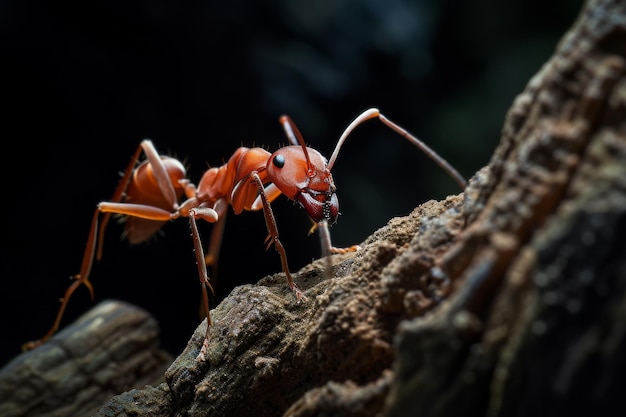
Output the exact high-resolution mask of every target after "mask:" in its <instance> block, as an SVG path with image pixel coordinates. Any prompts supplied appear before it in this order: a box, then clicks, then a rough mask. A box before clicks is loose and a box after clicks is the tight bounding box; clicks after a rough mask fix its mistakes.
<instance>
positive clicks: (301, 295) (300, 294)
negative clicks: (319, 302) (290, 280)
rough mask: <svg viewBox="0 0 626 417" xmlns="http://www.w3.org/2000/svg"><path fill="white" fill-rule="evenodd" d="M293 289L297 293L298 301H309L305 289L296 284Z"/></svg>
mask: <svg viewBox="0 0 626 417" xmlns="http://www.w3.org/2000/svg"><path fill="white" fill-rule="evenodd" d="M291 289H292V290H293V293H294V294H295V295H296V299H297V300H298V302H306V301H308V298H307V296H306V295H304V291H302V290H301V289H300V288H298V287H296V286H295V285H294V286H293V287H292V288H291Z"/></svg>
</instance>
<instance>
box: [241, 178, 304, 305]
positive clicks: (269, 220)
mask: <svg viewBox="0 0 626 417" xmlns="http://www.w3.org/2000/svg"><path fill="white" fill-rule="evenodd" d="M250 176H251V177H252V178H253V179H254V181H255V182H256V184H257V187H258V188H259V197H260V199H261V203H262V204H263V215H264V216H265V224H266V225H267V231H268V232H269V235H268V236H267V239H266V240H265V241H266V242H267V247H268V248H269V247H270V245H271V244H272V243H273V244H274V248H275V249H276V251H277V252H278V254H279V255H280V262H281V264H282V267H283V272H284V273H285V275H286V276H287V282H288V284H289V288H291V290H292V291H293V293H294V294H295V296H296V299H297V300H298V301H306V300H307V298H306V296H305V295H304V292H303V291H302V290H301V289H300V288H298V286H297V285H296V283H295V282H294V281H293V278H292V277H291V273H290V272H289V264H288V263H287V253H286V252H285V247H284V246H283V244H282V243H281V241H280V239H279V238H278V227H277V226H276V218H275V217H274V212H273V210H272V206H271V205H270V202H269V199H268V198H267V195H266V194H265V187H264V186H263V181H261V178H259V174H257V173H256V172H252V173H250Z"/></svg>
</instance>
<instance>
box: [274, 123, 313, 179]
mask: <svg viewBox="0 0 626 417" xmlns="http://www.w3.org/2000/svg"><path fill="white" fill-rule="evenodd" d="M279 121H280V124H281V125H282V126H283V129H284V130H285V134H286V135H287V138H288V139H289V142H290V143H291V144H292V145H298V144H299V145H300V146H302V151H303V152H304V157H305V158H306V166H307V169H308V172H309V173H312V172H313V164H312V163H311V159H310V158H309V152H308V151H307V149H306V144H305V143H304V138H303V137H302V133H300V130H298V126H296V124H295V123H294V122H293V120H291V117H289V116H287V115H284V116H280V119H279Z"/></svg>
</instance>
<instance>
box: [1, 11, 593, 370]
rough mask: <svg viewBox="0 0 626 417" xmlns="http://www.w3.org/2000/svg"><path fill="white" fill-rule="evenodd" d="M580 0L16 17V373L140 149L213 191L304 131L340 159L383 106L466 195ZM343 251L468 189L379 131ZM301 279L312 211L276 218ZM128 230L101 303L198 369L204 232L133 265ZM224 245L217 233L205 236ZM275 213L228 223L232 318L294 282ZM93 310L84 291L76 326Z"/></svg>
mask: <svg viewBox="0 0 626 417" xmlns="http://www.w3.org/2000/svg"><path fill="white" fill-rule="evenodd" d="M581 4H582V2H580V1H576V2H571V1H565V0H560V1H554V2H539V1H521V0H515V1H509V2H498V1H484V2H478V1H436V0H425V1H417V0H415V1H410V0H385V1H381V0H378V1H376V0H364V1H350V0H325V1H318V2H306V1H289V0H284V1H279V0H276V1H255V2H244V1H229V2H209V1H207V2H197V1H187V2H173V1H164V0H162V1H143V2H138V1H123V2H122V1H106V2H101V1H90V2H84V3H78V4H74V3H64V2H61V3H59V2H49V3H44V2H36V1H19V2H18V1H9V2H6V1H5V2H3V3H2V5H1V10H0V14H1V16H0V18H1V21H0V24H1V31H2V32H1V34H0V42H1V43H2V56H3V57H4V58H3V64H2V67H3V72H4V75H3V76H2V78H3V88H2V94H1V96H2V99H3V101H4V103H3V104H4V105H3V110H1V111H2V119H1V120H2V127H3V134H2V138H3V145H2V156H3V159H4V163H3V164H2V166H3V173H2V178H3V180H4V184H6V185H8V187H7V188H5V196H4V199H3V204H2V206H3V208H2V213H3V216H2V218H3V226H2V230H3V232H2V245H1V248H0V249H1V251H0V260H1V262H0V264H1V265H2V276H1V278H2V284H1V287H0V288H1V289H0V291H1V292H2V297H1V310H0V320H1V322H0V324H1V327H2V333H3V337H2V340H3V342H2V344H1V349H2V351H1V353H0V365H2V364H4V363H6V361H8V360H10V358H11V357H13V356H15V355H16V354H18V353H19V351H20V346H21V344H22V343H24V342H25V341H28V340H32V339H36V338H38V337H41V336H42V335H43V334H44V333H45V332H46V331H47V330H48V328H49V327H50V325H51V324H52V321H53V319H54V315H55V314H56V311H57V308H58V302H57V299H58V298H59V297H60V296H61V295H62V294H63V292H64V290H65V288H66V287H67V285H69V283H70V281H69V279H68V277H69V276H70V275H72V274H75V273H77V272H78V270H79V267H80V262H81V259H82V253H83V250H84V244H85V240H86V237H87V232H88V228H89V223H90V219H91V216H92V214H93V210H94V208H95V207H96V204H97V203H98V202H99V201H102V200H106V199H108V198H110V197H111V194H112V192H113V190H114V188H115V186H116V185H117V181H118V179H119V175H118V173H119V172H120V171H121V170H122V169H123V168H124V167H125V166H126V164H127V163H128V161H129V158H130V155H131V154H132V153H133V151H134V150H135V149H136V147H137V145H138V144H139V142H140V140H141V139H143V138H151V139H152V140H153V141H154V143H155V144H156V146H157V148H158V149H159V150H160V151H161V152H162V153H168V154H171V155H174V156H177V157H179V158H180V159H182V160H185V162H186V163H187V165H188V166H189V177H190V178H191V180H192V181H194V182H195V183H197V182H198V181H199V179H200V177H201V175H202V173H203V172H204V170H205V169H206V168H207V167H208V166H209V165H210V166H216V165H220V164H222V163H223V162H224V161H225V160H227V159H228V158H229V157H230V155H231V154H232V152H233V151H234V150H235V149H236V148H237V147H238V146H240V145H246V146H255V145H256V146H263V147H265V148H266V149H268V150H270V151H273V150H275V149H277V148H278V147H280V146H281V145H284V144H285V143H286V139H285V137H284V135H283V132H282V130H281V127H280V125H279V124H278V117H279V116H280V115H281V114H284V113H287V114H289V115H290V116H291V117H292V118H293V119H294V120H295V122H296V123H297V125H298V127H299V128H300V130H301V131H302V133H303V135H304V137H305V139H306V140H307V142H308V143H309V144H310V146H312V147H314V148H316V149H318V150H319V151H321V152H322V153H323V154H325V155H327V156H330V154H331V152H332V150H333V146H334V144H335V143H336V141H337V138H338V137H339V135H340V134H341V132H342V130H343V129H344V128H345V126H346V125H347V124H348V123H349V122H350V121H351V120H352V119H353V118H354V117H355V116H356V115H357V114H359V113H360V112H361V111H363V110H365V109H366V108H368V107H372V106H375V107H378V108H380V110H381V111H382V112H383V113H384V114H386V115H387V116H388V117H389V118H390V119H391V120H394V121H396V122H397V123H399V124H400V125H402V126H403V127H405V128H407V129H408V130H409V131H411V132H412V133H414V134H415V135H416V136H418V137H420V138H421V139H422V140H424V141H425V142H427V143H428V144H429V145H430V146H432V147H433V148H434V149H436V150H437V151H438V152H439V153H440V154H441V155H442V156H444V157H445V158H446V159H447V160H448V161H449V162H450V163H451V164H453V165H454V166H455V167H456V168H457V169H458V170H459V171H460V172H461V173H462V174H463V175H464V176H466V177H467V178H469V177H471V176H472V174H473V173H474V172H475V171H476V170H478V169H479V168H481V167H482V166H484V165H485V164H486V163H487V162H488V160H489V157H490V155H491V153H492V151H493V149H494V147H495V146H496V144H497V143H498V140H499V131H500V129H501V126H502V121H503V119H504V115H505V112H506V111H507V109H508V108H509V106H510V105H511V103H512V101H513V99H514V98H515V96H516V95H517V94H518V93H520V92H521V91H522V89H523V88H524V86H525V85H526V83H527V82H528V80H529V79H530V77H531V76H532V75H533V74H535V73H536V72H537V71H538V70H539V69H540V68H541V65H542V64H543V63H544V62H545V61H546V59H547V58H548V57H549V56H550V55H551V53H552V51H553V50H554V48H555V46H556V44H557V42H558V41H559V39H560V38H561V36H562V35H563V34H564V32H565V31H566V30H567V29H568V28H569V27H570V26H571V24H572V23H573V21H574V19H575V17H576V15H577V13H578V10H579V8H580V6H581ZM333 175H334V178H335V182H336V185H337V187H338V194H339V201H340V210H341V213H342V215H341V216H340V218H339V221H338V223H337V224H336V225H335V226H334V227H333V228H332V229H331V232H332V233H331V234H332V237H333V243H334V244H335V245H337V246H348V245H352V244H355V243H359V242H361V241H362V240H363V239H365V237H367V236H368V235H369V234H370V233H372V232H373V231H374V230H376V229H377V228H379V227H381V226H383V225H384V224H385V223H386V222H387V221H388V220H389V219H390V218H391V217H394V216H402V215H406V214H408V213H409V212H410V211H411V210H412V208H413V207H415V206H416V205H418V204H419V203H421V202H423V201H426V200H428V199H441V198H444V197H445V196H446V195H448V194H456V193H458V192H459V191H460V190H458V188H457V187H456V185H455V184H454V183H453V182H452V181H451V180H450V179H449V178H448V177H447V176H446V175H445V174H444V173H442V172H441V171H440V170H439V169H438V168H437V167H436V166H435V165H434V164H433V163H432V162H430V160H428V159H427V158H426V157H425V156H424V155H422V154H420V153H419V152H418V151H417V150H415V149H414V148H413V147H412V146H411V145H410V144H409V143H408V142H406V141H405V140H403V139H402V138H401V137H399V136H397V135H396V134H395V133H393V132H392V131H390V130H389V129H387V128H385V127H383V126H382V125H381V124H380V123H379V122H377V121H369V122H367V123H366V124H365V125H363V126H361V127H360V128H359V129H358V130H357V131H355V132H354V133H353V136H352V137H351V139H349V140H348V142H346V145H345V146H344V148H343V149H342V152H341V154H340V156H339V159H338V161H337V163H336V165H335V167H334V169H333ZM274 208H275V214H276V217H277V221H278V227H279V231H280V233H281V238H282V240H283V243H284V245H285V247H286V250H287V254H288V256H289V261H290V264H291V270H292V271H293V272H296V271H297V270H298V269H299V268H300V267H302V266H303V265H305V264H306V263H308V262H309V261H311V260H312V259H314V258H317V257H319V254H320V245H319V240H318V237H317V235H313V236H307V231H308V229H309V227H310V222H309V220H308V219H307V217H306V215H305V213H304V211H303V210H302V209H300V208H298V207H295V206H293V204H292V203H291V202H289V201H288V200H287V199H285V198H284V197H282V198H281V199H279V200H278V201H277V202H276V203H275V205H274ZM120 232H121V228H120V227H119V225H117V224H115V223H112V224H111V226H110V227H109V229H108V234H107V241H106V247H105V258H104V260H103V261H102V262H101V263H100V264H97V265H96V266H95V267H94V269H93V273H92V281H93V283H94V285H95V291H96V293H95V294H96V301H100V300H103V299H106V298H118V299H122V300H126V301H129V302H132V303H136V304H138V305H140V306H142V307H144V308H146V309H147V310H149V311H150V312H152V313H153V314H154V315H155V316H156V317H157V318H158V320H159V322H160V324H161V327H162V336H163V346H164V347H165V348H166V349H168V350H169V351H170V352H171V353H172V354H178V353H179V352H180V351H181V349H182V348H183V347H184V345H185V343H186V340H187V338H188V337H189V336H190V335H191V333H192V332H193V330H194V329H195V327H196V325H197V324H198V316H197V312H198V302H199V298H200V291H199V286H198V278H197V271H196V267H195V264H194V256H193V252H192V243H191V239H190V237H189V226H188V221H187V219H180V220H177V221H175V222H173V223H170V224H167V225H166V227H164V228H163V234H162V236H160V237H158V238H156V239H153V240H151V241H150V242H149V243H147V244H143V245H138V246H134V247H129V245H128V244H127V243H126V242H124V241H121V240H120ZM201 232H202V234H203V236H204V237H205V241H207V240H208V236H209V232H210V226H208V225H205V224H202V230H201ZM266 233H267V232H266V229H265V224H264V220H263V216H262V214H261V213H260V212H254V213H243V214H242V215H239V216H234V215H232V212H231V214H230V215H229V217H228V223H227V226H226V232H225V238H224V241H223V245H222V258H221V262H220V275H219V287H218V296H217V299H216V300H214V301H219V299H221V298H222V297H223V296H224V295H225V294H227V293H228V292H229V291H230V289H231V288H232V286H234V285H237V284H241V283H244V282H256V281H257V280H259V279H260V278H262V277H264V276H266V275H268V274H272V273H276V272H280V270H281V268H280V260H279V257H278V255H277V254H276V253H275V251H274V250H273V249H272V250H270V251H269V252H267V253H266V252H265V250H264V244H263V241H264V238H265V236H266ZM91 305H92V303H91V302H90V300H89V297H88V293H87V291H86V290H85V289H83V288H81V289H79V290H78V291H77V292H76V294H75V295H74V298H73V299H72V302H71V303H70V305H69V307H68V311H67V313H66V317H65V320H64V322H63V325H66V324H67V323H69V322H70V321H71V320H72V319H74V318H76V317H78V316H79V315H80V314H82V313H84V312H85V311H86V310H87V309H88V308H89V307H90V306H91Z"/></svg>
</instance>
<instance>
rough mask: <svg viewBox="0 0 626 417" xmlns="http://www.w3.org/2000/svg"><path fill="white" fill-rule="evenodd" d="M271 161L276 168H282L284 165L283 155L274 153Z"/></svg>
mask: <svg viewBox="0 0 626 417" xmlns="http://www.w3.org/2000/svg"><path fill="white" fill-rule="evenodd" d="M272 162H273V163H274V166H276V168H282V167H284V166H285V157H284V156H283V155H276V156H275V157H274V159H273V160H272Z"/></svg>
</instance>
